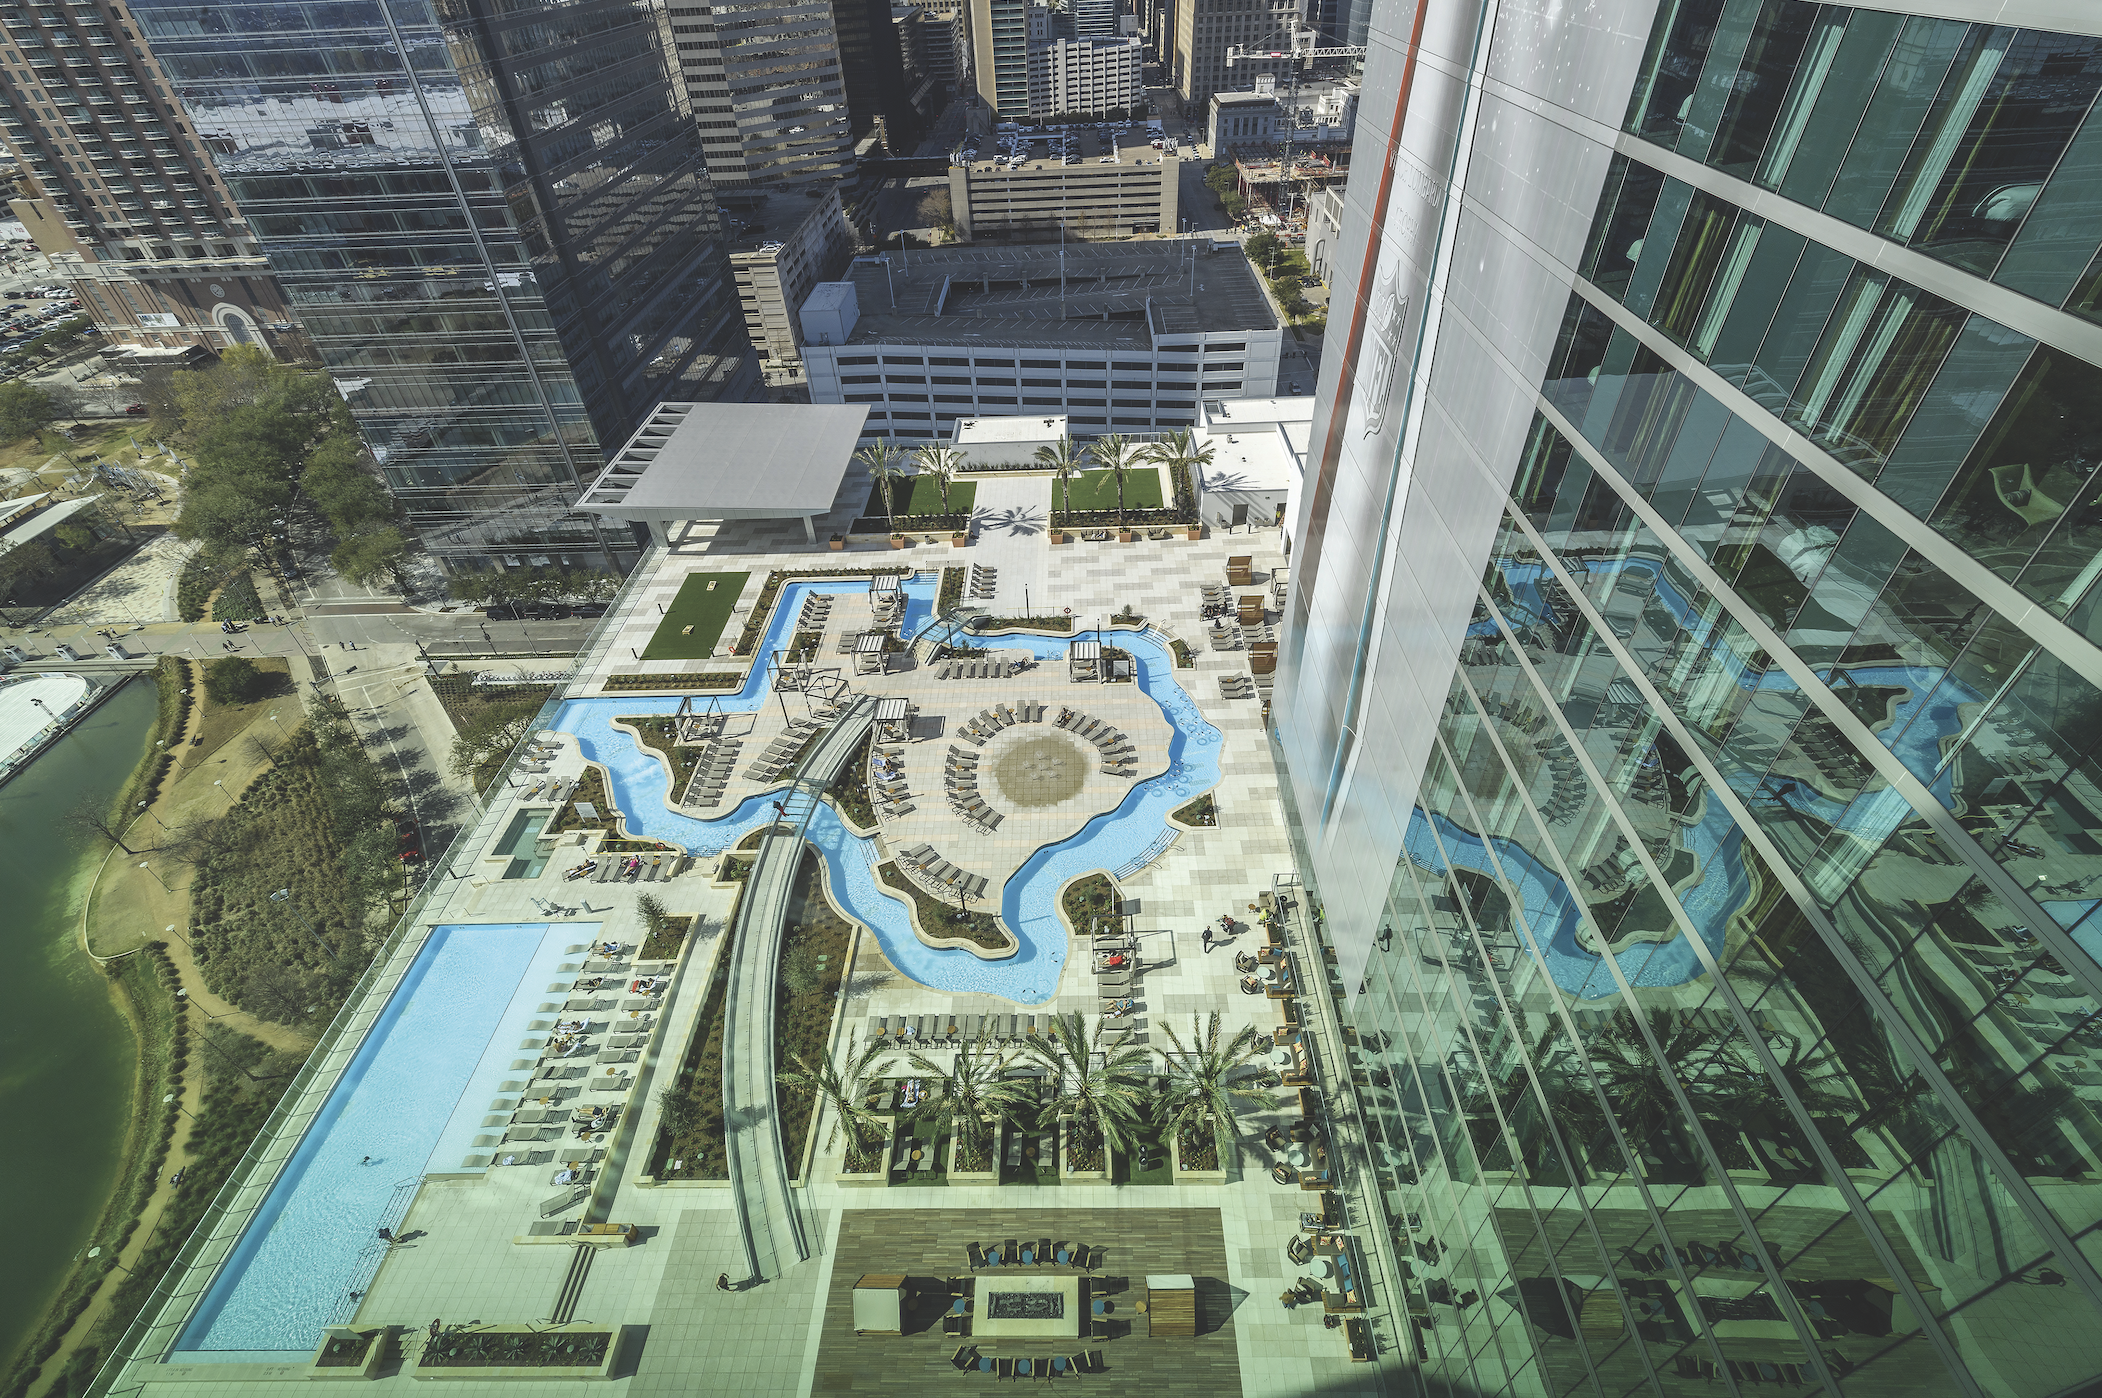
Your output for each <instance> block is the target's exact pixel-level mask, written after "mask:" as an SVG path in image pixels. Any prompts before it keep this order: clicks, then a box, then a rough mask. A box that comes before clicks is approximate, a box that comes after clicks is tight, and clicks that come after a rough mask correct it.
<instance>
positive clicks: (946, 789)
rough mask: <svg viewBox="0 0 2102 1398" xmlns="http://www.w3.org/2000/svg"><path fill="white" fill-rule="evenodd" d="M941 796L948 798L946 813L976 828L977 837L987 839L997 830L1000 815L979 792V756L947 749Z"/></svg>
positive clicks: (959, 749)
mask: <svg viewBox="0 0 2102 1398" xmlns="http://www.w3.org/2000/svg"><path fill="white" fill-rule="evenodd" d="M942 792H943V794H944V795H946V796H947V797H948V798H949V809H950V810H952V811H954V812H956V814H958V815H960V816H962V817H963V818H964V819H965V820H967V821H970V822H971V823H972V824H974V825H975V826H977V828H978V831H979V833H980V834H984V835H989V834H991V833H992V832H993V831H995V830H998V829H999V828H1000V821H1001V820H1002V819H1003V817H1002V816H1001V814H1000V813H999V812H998V811H996V810H994V809H993V808H992V807H991V806H988V805H986V804H985V798H984V797H983V796H981V795H980V794H979V792H978V754H977V753H975V752H970V751H968V750H966V749H964V748H960V747H957V746H956V745H955V744H954V743H951V744H950V745H949V758H948V761H947V762H946V763H945V764H944V765H943V768H942Z"/></svg>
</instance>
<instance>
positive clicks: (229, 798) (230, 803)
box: [212, 778, 234, 810]
mask: <svg viewBox="0 0 2102 1398" xmlns="http://www.w3.org/2000/svg"><path fill="white" fill-rule="evenodd" d="M212 785H213V786H216V787H218V788H219V794H220V795H221V796H224V797H225V798H226V809H228V810H232V809H233V808H234V798H233V793H232V792H230V791H228V790H227V789H226V781H225V779H224V778H221V779H220V780H218V781H215V782H213V783H212Z"/></svg>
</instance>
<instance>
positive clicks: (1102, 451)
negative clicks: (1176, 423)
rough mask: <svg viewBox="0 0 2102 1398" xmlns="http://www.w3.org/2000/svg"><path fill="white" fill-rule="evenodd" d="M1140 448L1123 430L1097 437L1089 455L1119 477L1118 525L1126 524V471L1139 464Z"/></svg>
mask: <svg viewBox="0 0 2102 1398" xmlns="http://www.w3.org/2000/svg"><path fill="white" fill-rule="evenodd" d="M1139 451H1140V448H1139V447H1138V446H1137V445H1136V444H1134V443H1133V442H1132V440H1131V438H1129V437H1127V436H1125V435H1124V434H1123V433H1121V432H1112V433H1111V434H1110V435H1109V436H1107V437H1097V438H1096V439H1095V444H1094V445H1093V446H1091V447H1089V448H1088V455H1090V456H1092V457H1094V458H1095V460H1096V462H1097V463H1098V464H1099V465H1101V466H1102V467H1103V469H1105V470H1107V471H1108V472H1109V473H1110V474H1111V475H1113V476H1115V477H1116V478H1117V527H1118V528H1120V529H1121V528H1123V526H1124V473H1125V472H1126V471H1129V470H1130V469H1131V468H1132V467H1134V466H1136V465H1138V461H1139Z"/></svg>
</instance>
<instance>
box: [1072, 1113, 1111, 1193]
mask: <svg viewBox="0 0 2102 1398" xmlns="http://www.w3.org/2000/svg"><path fill="white" fill-rule="evenodd" d="M1072 1137H1073V1133H1072V1131H1071V1130H1070V1129H1068V1126H1067V1124H1066V1123H1065V1122H1060V1123H1059V1124H1058V1174H1059V1180H1060V1182H1061V1183H1063V1184H1108V1183H1109V1178H1110V1174H1111V1172H1112V1171H1114V1170H1115V1169H1116V1165H1117V1156H1116V1152H1115V1151H1112V1150H1111V1149H1110V1148H1109V1147H1108V1146H1106V1145H1105V1146H1103V1147H1102V1168H1101V1169H1099V1170H1076V1169H1074V1168H1073V1164H1072V1160H1071V1158H1070V1157H1071V1151H1072V1144H1071V1142H1072Z"/></svg>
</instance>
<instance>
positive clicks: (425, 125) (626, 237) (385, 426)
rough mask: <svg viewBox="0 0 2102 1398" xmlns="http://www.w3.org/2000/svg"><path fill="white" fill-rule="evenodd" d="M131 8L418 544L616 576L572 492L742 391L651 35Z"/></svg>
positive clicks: (583, 27)
mask: <svg viewBox="0 0 2102 1398" xmlns="http://www.w3.org/2000/svg"><path fill="white" fill-rule="evenodd" d="M131 13H132V16H133V17H134V18H135V19H136V21H137V22H138V24H139V25H140V27H141V28H142V29H143V30H144V31H145V33H146V35H147V36H148V38H149V40H150V41H151V43H152V45H153V49H154V52H155V54H156V56H157V57H158V58H159V60H160V62H161V63H162V64H163V65H164V66H165V68H166V70H167V73H168V76H169V78H170V80H171V84H172V85H173V86H174V87H175V88H177V89H179V91H180V93H181V96H182V101H183V106H184V109H185V114H186V115H187V117H188V119H189V120H190V122H191V123H192V124H193V125H194V127H195V128H196V134H197V138H198V140H199V141H200V142H201V143H203V144H204V145H205V146H207V147H208V148H209V149H210V151H211V152H212V155H213V159H214V161H215V163H216V165H217V167H218V170H219V172H220V174H221V176H222V178H223V179H224V180H225V182H226V187H227V191H228V193H229V194H230V195H231V197H232V201H233V203H234V204H235V205H236V206H237V207H238V208H239V209H240V210H241V212H242V213H243V214H244V215H245V216H246V218H247V220H248V224H249V227H250V228H251V229H252V230H253V232H254V235H255V238H256V240H257V242H258V243H259V244H260V245H261V247H262V249H263V251H264V253H265V255H266V256H267V257H268V259H269V262H270V267H271V270H272V271H273V272H275V273H276V275H277V278H278V281H279V284H280V285H281V286H282V287H283V288H284V292H285V296H286V298H287V300H288V301H289V302H290V303H291V305H292V306H293V307H294V308H295V310H296V311H297V314H298V316H299V319H300V321H301V322H302V324H303V325H304V326H305V328H306V330H307V333H308V336H309V338H310V339H311V342H312V344H313V346H314V348H315V351H316V352H317V353H318V354H319V356H320V358H321V360H322V362H323V363H324V364H325V365H326V366H327V367H328V369H329V371H330V372H331V373H332V374H333V375H334V376H335V379H336V383H337V386H338V388H339V389H340V390H341V391H342V393H343V395H344V397H345V399H346V400H347V401H348V402H349V403H350V406H351V409H352V411H353V413H354V414H355V415H356V417H357V420H358V425H359V428H360V430H361V431H362V432H363V434H364V436H365V440H366V442H367V443H368V445H369V446H370V447H371V449H372V453H373V455H374V457H375V458H376V459H377V460H378V461H379V463H380V467H381V470H382V471H383V473H384V474H385V477H386V480H387V484H388V486H389V488H390V489H391V490H393V492H394V493H395V495H396V496H397V497H398V498H399V499H400V500H401V501H402V503H403V505H404V506H405V508H406V509H407V511H408V515H409V519H410V521H411V523H412V524H413V525H414V527H415V528H416V530H417V532H418V533H419V534H420V535H421V536H422V538H423V540H424V542H425V543H426V544H427V545H428V546H429V547H430V548H431V550H432V551H433V552H434V553H435V554H436V555H437V556H438V557H439V558H440V559H441V560H442V561H443V562H444V563H445V564H446V566H448V567H458V566H466V567H477V566H486V565H487V564H488V563H490V562H491V561H492V560H495V561H501V562H503V563H506V564H509V563H513V562H517V563H535V562H547V561H555V562H561V561H567V562H571V563H574V564H579V565H581V564H586V563H597V564H598V565H600V566H604V565H606V564H608V563H610V564H614V565H622V564H624V563H625V562H626V561H627V560H628V559H630V558H632V557H633V554H634V542H633V540H632V539H630V538H628V537H626V536H625V535H621V536H607V535H606V534H604V533H603V532H602V531H601V530H600V528H599V527H598V525H597V524H596V523H595V522H594V521H592V520H590V519H588V518H586V517H583V516H580V515H577V514H575V513H573V512H572V511H571V510H570V509H569V508H568V504H567V502H568V501H571V500H574V499H575V498H576V496H577V494H578V484H579V482H581V481H583V480H585V479H588V478H589V477H591V476H593V475H595V474H596V473H597V471H598V470H599V468H600V467H601V466H602V465H603V462H604V452H605V450H608V449H611V448H613V447H617V446H618V445H619V444H620V443H622V442H624V441H625V440H626V439H627V437H628V435H629V434H630V432H631V431H632V430H633V428H634V426H635V425H636V424H637V423H638V422H640V421H641V420H642V418H643V417H644V416H645V415H646V413H647V411H648V409H649V408H650V406H651V405H652V404H654V403H656V402H657V401H658V400H659V399H662V398H665V397H667V396H669V397H672V398H675V399H680V400H685V399H701V400H707V399H712V398H716V397H721V396H724V395H725V394H733V395H734V394H737V393H741V392H742V391H743V389H744V386H745V385H746V384H747V383H749V381H750V380H751V378H752V374H751V367H750V353H749V350H748V349H747V347H746V345H745V337H744V335H743V333H742V329H743V327H742V325H741V323H740V317H739V316H738V314H737V309H736V302H735V298H734V296H733V294H732V292H731V288H730V279H729V275H728V272H727V270H726V268H725V264H724V259H723V253H722V249H721V245H720V234H719V229H718V218H717V212H716V207H715V203H714V200H713V198H712V196H711V194H710V190H709V184H708V178H707V173H706V170H705V168H704V167H703V164H702V159H701V149H700V140H699V132H698V131H697V130H696V128H695V126H694V119H693V114H692V112H691V111H690V110H689V109H688V107H687V104H686V100H685V94H684V92H683V91H682V90H681V88H680V85H679V84H678V82H677V81H676V74H675V73H674V71H673V70H672V68H671V66H670V63H669V61H668V55H669V54H670V53H672V52H673V50H672V48H671V44H670V41H671V37H672V36H671V34H670V19H669V16H668V15H666V14H665V12H664V11H662V10H656V11H651V10H645V9H637V8H634V7H632V6H627V5H622V4H617V3H611V2H610V0H590V2H589V3H585V4H580V5H575V6H570V7H566V8H562V9H549V10H542V9H504V8H502V7H498V6H493V5H485V4H482V3H480V0H448V2H447V3H443V4H439V5H426V4H424V3H422V2H421V0H376V3H374V4H371V5H366V6H362V7H357V8H353V9H344V8H340V7H327V6H278V7H270V8H247V9H240V8H212V7H203V8H200V7H198V6H194V5H175V4H172V3H146V4H138V5H135V6H133V7H132V11H131Z"/></svg>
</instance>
